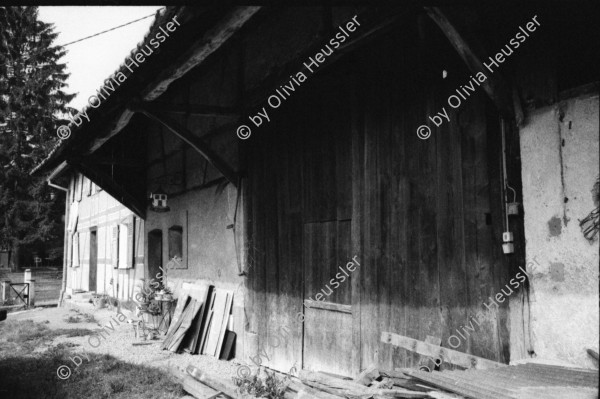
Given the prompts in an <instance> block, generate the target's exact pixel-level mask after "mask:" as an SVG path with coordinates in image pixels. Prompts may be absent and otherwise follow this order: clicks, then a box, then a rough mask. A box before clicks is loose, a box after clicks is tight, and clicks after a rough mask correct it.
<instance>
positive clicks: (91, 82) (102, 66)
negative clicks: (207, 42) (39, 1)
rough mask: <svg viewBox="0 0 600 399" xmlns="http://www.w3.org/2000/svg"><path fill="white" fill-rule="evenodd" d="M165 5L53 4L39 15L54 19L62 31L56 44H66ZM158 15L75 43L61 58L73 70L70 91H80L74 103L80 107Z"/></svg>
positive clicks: (72, 104)
mask: <svg viewBox="0 0 600 399" xmlns="http://www.w3.org/2000/svg"><path fill="white" fill-rule="evenodd" d="M160 8H162V7H161V6H151V7H146V6H144V7H141V6H133V7H112V6H111V7H108V6H77V7H72V6H69V7H67V6H53V7H39V19H40V20H42V21H44V22H49V23H53V24H54V26H55V29H54V31H55V32H56V33H58V37H57V39H56V40H55V43H56V44H66V43H69V42H72V41H75V40H78V39H82V38H84V37H86V36H90V35H93V34H96V33H99V32H102V31H104V30H107V29H111V28H114V27H116V26H119V25H122V24H125V23H127V22H131V21H133V20H136V19H138V18H142V17H145V16H147V15H150V14H154V13H155V12H156V10H158V9H160ZM153 21H154V17H150V18H147V19H144V20H141V21H138V22H135V23H133V24H131V25H128V26H125V27H122V28H119V29H116V30H114V31H112V32H108V33H104V34H102V35H99V36H97V37H93V38H90V39H87V40H84V41H82V42H79V43H75V44H71V45H69V46H67V47H66V48H65V49H66V50H67V54H66V55H65V56H64V57H63V58H62V59H61V62H63V63H66V64H67V72H68V73H70V74H71V76H69V79H68V80H67V83H68V84H69V87H68V88H66V90H65V91H66V92H67V93H78V95H77V97H75V98H74V99H73V101H71V103H70V106H72V107H73V108H75V109H76V110H78V111H80V110H81V109H82V108H83V107H84V106H85V105H87V101H88V98H89V96H91V95H92V94H95V93H96V89H98V88H100V86H102V84H103V82H104V80H105V79H106V78H108V77H109V76H110V75H111V74H112V73H113V72H115V71H116V70H117V68H118V67H119V65H121V64H122V63H123V61H124V60H125V57H127V56H128V55H129V53H130V52H131V50H133V49H134V48H135V47H136V46H137V44H138V43H139V42H140V41H141V40H142V39H143V38H144V35H145V34H146V33H147V32H148V30H149V29H150V26H151V25H152V22H153Z"/></svg>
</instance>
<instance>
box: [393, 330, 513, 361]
mask: <svg viewBox="0 0 600 399" xmlns="http://www.w3.org/2000/svg"><path fill="white" fill-rule="evenodd" d="M381 342H385V343H388V344H391V345H394V346H398V347H400V348H404V349H408V350H409V351H413V352H415V353H418V354H420V355H425V356H429V357H432V358H438V357H441V358H442V359H443V361H444V362H447V363H451V364H454V365H456V366H460V367H464V368H467V369H470V368H474V369H478V370H485V369H490V368H496V367H502V366H505V365H504V364H502V363H497V362H494V361H492V360H488V359H484V358H482V357H478V356H473V355H469V354H466V353H462V352H459V351H455V350H452V349H448V348H442V347H441V346H437V345H432V344H428V343H426V342H423V341H419V340H417V339H413V338H409V337H405V336H402V335H398V334H393V333H390V332H385V331H382V332H381Z"/></svg>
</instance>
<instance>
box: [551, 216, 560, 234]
mask: <svg viewBox="0 0 600 399" xmlns="http://www.w3.org/2000/svg"><path fill="white" fill-rule="evenodd" d="M548 230H549V231H550V236H551V237H558V236H559V235H560V233H561V231H562V222H561V221H560V218H558V217H556V216H553V217H552V218H551V219H550V220H548Z"/></svg>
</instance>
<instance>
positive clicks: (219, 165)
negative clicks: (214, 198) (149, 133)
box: [131, 103, 238, 187]
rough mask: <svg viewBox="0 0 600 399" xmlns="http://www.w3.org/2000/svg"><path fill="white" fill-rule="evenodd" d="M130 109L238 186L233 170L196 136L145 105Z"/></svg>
mask: <svg viewBox="0 0 600 399" xmlns="http://www.w3.org/2000/svg"><path fill="white" fill-rule="evenodd" d="M131 108H132V109H133V110H134V111H135V112H139V113H142V114H144V115H146V116H147V117H148V118H150V119H152V120H153V121H155V122H157V123H159V124H161V125H162V126H164V127H166V128H167V129H168V130H170V131H171V132H172V133H173V134H174V135H175V136H177V137H179V138H180V139H181V140H183V141H184V142H186V143H187V144H189V145H190V146H191V147H192V148H193V149H194V150H196V151H197V152H198V153H199V154H200V155H202V156H203V157H204V159H206V160H207V161H208V162H209V163H210V164H211V165H212V166H214V167H215V168H216V169H217V170H218V171H219V172H221V174H222V175H223V176H225V178H226V179H227V180H229V182H230V183H231V184H233V185H234V187H237V185H238V175H237V173H235V172H234V171H233V169H232V168H231V167H230V166H229V165H228V164H227V163H226V162H225V161H224V160H223V159H222V158H221V157H219V155H217V153H215V152H214V151H213V150H211V148H210V147H209V146H208V144H206V142H204V140H202V139H201V138H199V137H198V136H196V135H195V134H194V133H192V131H190V130H189V129H188V128H186V127H185V126H183V125H182V124H180V123H178V122H177V121H174V120H172V119H171V118H169V117H167V116H164V115H159V114H158V113H157V112H155V111H152V110H150V109H149V108H148V107H146V105H145V104H140V103H137V104H132V106H131Z"/></svg>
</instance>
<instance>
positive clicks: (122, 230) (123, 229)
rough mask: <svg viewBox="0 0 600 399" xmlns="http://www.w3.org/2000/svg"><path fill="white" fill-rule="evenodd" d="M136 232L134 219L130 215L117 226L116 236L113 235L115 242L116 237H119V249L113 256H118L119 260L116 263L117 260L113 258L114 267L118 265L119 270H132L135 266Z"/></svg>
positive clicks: (117, 245)
mask: <svg viewBox="0 0 600 399" xmlns="http://www.w3.org/2000/svg"><path fill="white" fill-rule="evenodd" d="M134 231H135V223H134V217H133V215H130V216H128V217H127V218H125V219H124V220H123V221H121V223H119V225H118V226H116V234H115V233H113V234H114V235H113V240H114V237H117V240H116V241H117V242H116V247H117V248H116V250H115V251H114V252H113V255H116V256H117V259H116V262H115V259H114V258H113V266H114V265H115V264H116V265H117V268H119V269H131V268H132V267H133V266H134V263H133V258H134V253H133V252H134V251H133V249H134V245H135V241H134V236H135V234H134Z"/></svg>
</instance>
